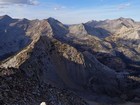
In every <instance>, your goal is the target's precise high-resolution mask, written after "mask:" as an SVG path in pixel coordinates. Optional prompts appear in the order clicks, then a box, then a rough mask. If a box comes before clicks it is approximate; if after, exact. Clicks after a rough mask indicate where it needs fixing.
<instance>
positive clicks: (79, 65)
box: [0, 16, 140, 105]
mask: <svg viewBox="0 0 140 105" xmlns="http://www.w3.org/2000/svg"><path fill="white" fill-rule="evenodd" d="M7 19H8V20H9V21H8V20H7ZM0 20H1V21H0V27H3V29H1V31H0V32H2V33H1V35H0V37H1V38H2V39H3V36H2V35H4V39H7V40H3V41H2V42H0V46H4V45H5V46H4V47H5V48H4V51H3V50H2V49H0V52H2V53H0V54H1V62H0V68H1V69H0V79H1V82H0V92H1V93H2V95H1V96H0V102H1V103H2V104H9V105H11V104H13V105H14V104H21V105H25V104H26V105H32V104H35V105H38V104H40V103H41V102H45V103H46V104H49V105H59V104H63V105H86V103H85V102H84V101H83V100H82V99H80V98H79V96H80V97H82V98H83V99H85V100H86V101H88V102H89V101H96V102H99V103H118V102H126V101H131V100H133V101H135V100H139V98H140V95H139V93H140V90H139V88H140V83H139V81H138V80H139V75H135V74H138V73H139V71H138V69H139V66H140V64H139V62H138V61H139V51H140V50H139V47H138V46H139V43H138V42H139V37H137V38H136V37H135V38H133V37H131V38H132V39H131V40H130V38H129V37H128V39H127V37H126V38H124V37H121V36H118V33H117V32H118V31H119V30H123V31H119V34H120V35H121V34H123V33H125V31H124V30H126V31H127V30H131V29H133V30H134V29H135V28H136V27H137V30H134V31H135V32H136V31H137V36H139V33H138V30H139V28H138V24H137V23H136V22H134V21H132V20H131V19H124V18H120V19H116V20H105V21H100V22H97V21H92V22H88V23H85V24H80V25H71V26H67V25H63V24H62V23H61V22H59V21H57V20H55V19H53V18H49V19H45V20H32V21H30V20H27V19H22V20H18V19H12V18H10V17H8V16H3V17H1V19H0ZM5 20H6V21H5ZM3 24H4V25H3ZM110 24H112V25H113V27H114V31H111V30H112V28H111V26H110ZM124 27H125V28H124ZM126 28H127V29H126ZM3 30H6V31H3ZM135 32H133V34H134V35H136V34H135ZM20 33H22V37H21V36H20V35H21V34H20ZM131 33H132V32H130V33H129V34H128V35H131ZM13 34H14V35H15V36H17V37H18V38H17V39H16V40H18V41H19V42H22V41H21V40H22V39H24V42H26V43H24V44H23V43H19V42H17V41H15V38H13V36H12V35H13ZM133 34H132V35H133ZM19 36H20V37H19ZM100 36H101V37H100ZM122 36H124V34H123V35H122ZM9 37H11V38H10V39H9ZM129 40H130V41H129ZM6 45H7V46H6ZM19 46H20V47H19ZM9 47H11V49H10V50H8V49H9ZM13 47H14V49H12V48H13ZM15 48H16V49H15ZM9 53H10V55H9ZM3 56H4V57H3ZM136 72H137V73H136ZM136 79H137V80H136ZM48 84H50V85H48ZM52 86H54V87H56V88H54V87H52ZM59 88H61V89H59ZM5 90H6V91H5ZM85 90H86V91H85ZM21 91H22V92H21ZM70 91H73V92H74V93H75V94H77V95H74V94H73V92H70Z"/></svg>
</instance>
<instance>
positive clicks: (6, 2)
mask: <svg viewBox="0 0 140 105" xmlns="http://www.w3.org/2000/svg"><path fill="white" fill-rule="evenodd" d="M5 14H7V15H9V16H11V17H13V18H28V19H47V18H49V17H53V18H55V19H57V20H59V21H61V22H62V23H64V24H76V23H84V22H87V21H91V20H105V19H116V18H119V17H125V18H132V19H134V20H136V21H140V0H0V15H5Z"/></svg>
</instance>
